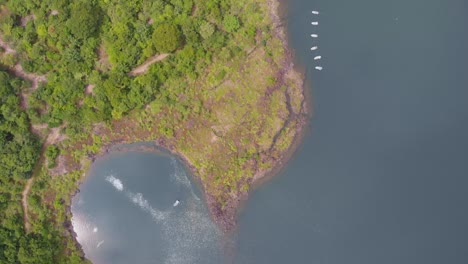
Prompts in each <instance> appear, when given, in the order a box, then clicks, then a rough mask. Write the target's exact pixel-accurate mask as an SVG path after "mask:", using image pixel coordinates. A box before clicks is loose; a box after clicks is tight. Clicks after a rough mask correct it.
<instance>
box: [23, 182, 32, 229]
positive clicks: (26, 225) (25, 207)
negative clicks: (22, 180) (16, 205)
mask: <svg viewBox="0 0 468 264" xmlns="http://www.w3.org/2000/svg"><path fill="white" fill-rule="evenodd" d="M33 180H34V178H30V179H29V180H28V181H27V182H26V186H25V187H24V190H23V192H22V193H21V194H22V196H23V198H22V199H21V204H22V205H23V216H24V228H25V229H26V232H29V230H31V224H30V222H29V214H28V193H29V190H30V189H31V186H32V183H33Z"/></svg>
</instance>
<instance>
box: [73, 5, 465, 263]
mask: <svg viewBox="0 0 468 264" xmlns="http://www.w3.org/2000/svg"><path fill="white" fill-rule="evenodd" d="M287 8H288V9H287V12H286V22H287V25H288V28H289V34H290V37H291V46H292V47H293V48H294V49H295V51H296V57H297V60H298V62H299V64H301V65H302V66H303V67H305V69H306V75H307V79H308V81H309V82H310V84H311V87H312V88H311V89H312V101H313V109H314V116H313V118H312V121H311V123H310V131H309V133H308V134H307V135H306V137H305V140H304V142H303V144H302V145H301V147H300V149H299V151H298V152H297V153H296V155H295V157H294V158H293V159H292V160H291V162H290V163H289V164H288V166H287V167H286V168H285V170H284V171H283V172H282V173H281V175H279V176H277V177H275V178H273V179H272V180H271V181H270V182H268V183H267V184H265V185H263V186H262V187H260V188H259V189H258V190H256V191H254V192H253V193H252V194H251V197H250V199H249V200H248V202H247V204H246V207H245V208H244V211H243V212H242V213H241V215H240V219H239V222H240V223H239V229H238V232H237V234H235V236H234V237H235V244H236V248H235V251H236V254H235V260H234V263H239V264H244V263H246V264H247V263H255V264H264V263H265V264H284V263H313V264H343V263H346V264H353V263H356V264H376V263H379V264H386V263H388V264H395V263H398V264H432V263H433V264H440V263H450V264H465V263H468V248H467V247H468V225H467V223H468V209H467V208H468V207H467V202H468V192H467V188H468V103H467V102H466V101H467V99H468V74H467V69H468V50H467V48H468V27H467V25H468V15H467V14H468V2H467V1H466V0H465V1H462V0H424V1H423V0H392V1H388V0H385V1H384V0H355V1H349V0H290V1H288V2H287ZM312 10H318V11H320V15H318V16H313V15H312V14H311V11H312ZM312 21H318V22H319V25H318V26H312V25H311V22H312ZM313 33H315V34H318V35H319V37H318V38H317V40H313V39H312V38H311V37H310V34H313ZM315 45H317V46H318V47H319V49H318V50H317V51H311V50H310V47H312V46H315ZM317 55H321V56H322V60H320V61H314V60H313V57H314V56H317ZM317 65H320V66H323V68H324V69H323V71H316V70H314V67H315V66H317ZM308 88H309V87H308ZM111 176H112V177H113V178H111ZM119 188H120V189H121V190H119ZM81 190H82V191H81V193H80V194H79V195H78V196H77V197H76V199H75V202H74V209H73V210H74V219H77V220H74V224H75V229H78V239H79V241H80V242H81V243H82V244H83V246H84V249H85V252H86V256H87V257H89V258H90V259H91V260H93V261H94V262H95V263H224V262H226V258H224V257H222V256H221V255H222V253H220V251H222V250H221V249H220V243H219V242H220V235H219V233H218V232H217V231H216V228H215V227H214V225H213V223H212V222H211V220H210V219H209V217H208V213H207V211H206V205H205V204H204V202H203V200H199V198H198V197H201V195H200V193H199V190H198V189H197V188H196V186H195V185H193V184H191V183H190V181H189V180H188V178H187V177H186V175H185V173H184V170H183V168H182V167H181V166H180V164H178V163H177V162H176V161H175V160H174V159H171V158H170V157H167V156H160V155H157V154H149V153H135V152H129V153H125V154H122V153H121V154H113V155H111V156H109V157H107V158H106V159H104V160H101V161H99V162H98V163H96V164H95V165H94V166H93V170H92V171H91V173H90V175H89V177H88V179H87V180H86V182H85V183H84V185H83V186H82V187H81ZM177 199H179V200H181V201H182V203H181V204H180V205H179V206H176V207H174V206H173V202H174V201H175V200H177ZM76 212H78V213H76ZM95 227H96V228H98V229H97V231H96V232H94V230H95V229H94V228H95ZM80 230H81V231H80ZM102 241H104V242H103V243H101V245H99V247H98V244H99V243H100V242H102ZM229 260H230V258H229Z"/></svg>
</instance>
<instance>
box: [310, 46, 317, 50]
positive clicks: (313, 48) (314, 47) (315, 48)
mask: <svg viewBox="0 0 468 264" xmlns="http://www.w3.org/2000/svg"><path fill="white" fill-rule="evenodd" d="M317 49H318V47H317V46H313V47H312V48H310V50H317Z"/></svg>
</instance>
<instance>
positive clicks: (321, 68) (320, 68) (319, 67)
mask: <svg viewBox="0 0 468 264" xmlns="http://www.w3.org/2000/svg"><path fill="white" fill-rule="evenodd" d="M315 69H316V70H318V71H321V70H323V67H322V66H315Z"/></svg>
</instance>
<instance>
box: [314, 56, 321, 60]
mask: <svg viewBox="0 0 468 264" xmlns="http://www.w3.org/2000/svg"><path fill="white" fill-rule="evenodd" d="M320 59H322V56H315V57H314V60H320Z"/></svg>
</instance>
